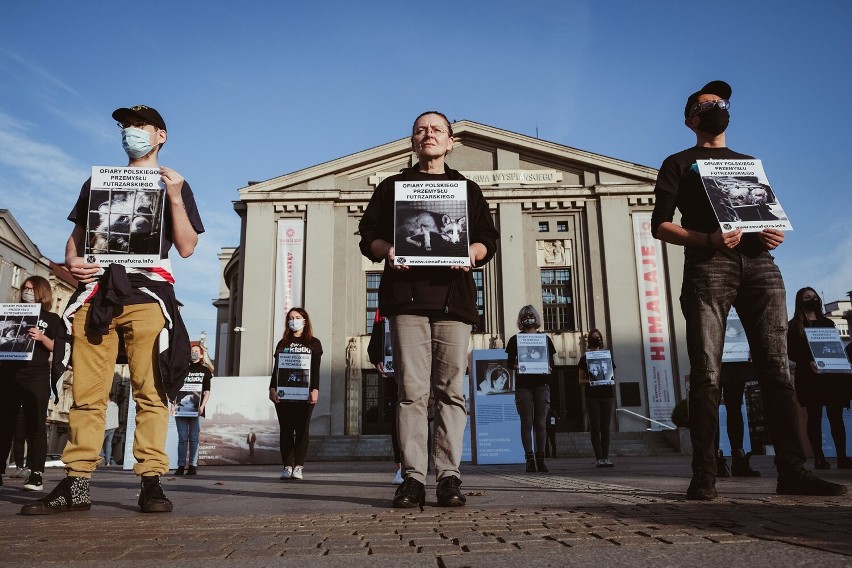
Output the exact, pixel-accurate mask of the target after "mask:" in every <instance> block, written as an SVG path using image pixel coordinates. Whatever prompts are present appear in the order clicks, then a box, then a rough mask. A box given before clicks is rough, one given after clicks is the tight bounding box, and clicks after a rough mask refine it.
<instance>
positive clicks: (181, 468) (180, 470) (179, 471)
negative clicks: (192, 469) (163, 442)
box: [174, 466, 186, 475]
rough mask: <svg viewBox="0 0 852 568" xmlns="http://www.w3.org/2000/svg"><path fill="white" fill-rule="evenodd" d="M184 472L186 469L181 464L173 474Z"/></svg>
mask: <svg viewBox="0 0 852 568" xmlns="http://www.w3.org/2000/svg"><path fill="white" fill-rule="evenodd" d="M184 473H186V470H185V469H184V468H183V466H181V467H179V468H177V469H176V470H175V473H174V474H175V475H183V474H184Z"/></svg>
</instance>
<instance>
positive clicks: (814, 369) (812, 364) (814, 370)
mask: <svg viewBox="0 0 852 568" xmlns="http://www.w3.org/2000/svg"><path fill="white" fill-rule="evenodd" d="M811 371H813V372H814V373H815V374H816V373H819V368H818V367H817V364H816V362H814V361H811Z"/></svg>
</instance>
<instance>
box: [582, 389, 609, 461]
mask: <svg viewBox="0 0 852 568" xmlns="http://www.w3.org/2000/svg"><path fill="white" fill-rule="evenodd" d="M614 401H615V399H613V398H592V397H590V396H587V397H586V411H587V412H588V413H589V435H590V436H591V438H592V449H593V450H594V451H595V459H598V460H600V459H607V458H609V425H610V422H612V410H613V408H615V404H614Z"/></svg>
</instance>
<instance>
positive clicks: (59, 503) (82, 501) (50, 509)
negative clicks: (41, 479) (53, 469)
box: [21, 475, 92, 515]
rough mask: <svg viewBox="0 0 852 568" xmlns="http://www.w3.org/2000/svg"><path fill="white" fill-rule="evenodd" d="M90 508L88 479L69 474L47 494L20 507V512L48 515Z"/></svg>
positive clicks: (23, 513) (90, 499)
mask: <svg viewBox="0 0 852 568" xmlns="http://www.w3.org/2000/svg"><path fill="white" fill-rule="evenodd" d="M91 508H92V498H91V497H90V496H89V480H88V479H86V478H85V477H71V476H70V475H69V476H68V477H66V478H65V479H63V480H62V481H60V482H59V485H57V486H56V487H55V488H54V489H53V491H51V492H50V494H49V495H47V496H46V497H42V498H41V499H39V500H38V501H34V502H32V503H29V504H27V505H24V506H23V507H21V514H22V515H50V514H53V513H65V512H67V511H88V510H89V509H91Z"/></svg>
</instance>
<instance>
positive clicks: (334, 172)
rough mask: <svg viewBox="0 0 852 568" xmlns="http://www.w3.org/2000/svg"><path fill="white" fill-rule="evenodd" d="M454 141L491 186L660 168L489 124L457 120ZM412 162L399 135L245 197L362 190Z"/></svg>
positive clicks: (603, 181)
mask: <svg viewBox="0 0 852 568" xmlns="http://www.w3.org/2000/svg"><path fill="white" fill-rule="evenodd" d="M453 130H454V137H455V146H454V148H453V151H452V153H451V154H450V155H449V156H448V157H447V164H449V165H450V167H452V168H454V169H457V170H460V171H461V172H462V173H464V174H465V175H466V176H467V177H469V178H470V179H473V180H475V181H477V183H479V185H481V186H482V187H483V189H485V188H486V187H488V186H495V187H497V186H499V187H500V188H510V187H513V186H525V185H526V186H536V185H537V186H550V187H591V186H595V185H598V186H599V185H634V186H635V185H648V184H651V185H653V184H654V182H655V180H656V177H657V170H656V169H654V168H649V167H647V166H642V165H639V164H634V163H631V162H626V161H623V160H618V159H616V158H612V157H609V156H604V155H601V154H595V153H593V152H587V151H585V150H580V149H577V148H572V147H569V146H565V145H562V144H557V143H555V142H549V141H547V140H541V139H538V138H534V137H531V136H526V135H524V134H518V133H516V132H511V131H508V130H503V129H500V128H496V127H493V126H489V125H486V124H480V123H477V122H473V121H469V120H462V121H458V122H455V123H453ZM412 163H413V154H412V153H411V142H410V139H409V138H401V139H399V140H394V141H392V142H388V143H387V144H383V145H381V146H376V147H374V148H370V149H367V150H364V151H361V152H357V153H355V154H350V155H348V156H343V157H341V158H337V159H334V160H331V161H329V162H324V163H322V164H317V165H315V166H311V167H309V168H305V169H303V170H299V171H296V172H292V173H288V174H284V175H282V176H279V177H275V178H272V179H270V180H266V181H263V182H259V183H254V184H251V185H249V186H246V187H243V188H241V189H240V190H239V191H240V198H241V199H242V200H249V201H251V200H257V199H260V200H264V199H275V198H276V195H275V194H278V193H280V192H282V191H287V192H288V193H291V194H292V193H301V192H312V191H317V192H323V191H336V192H363V191H369V192H372V190H373V189H374V188H375V186H376V185H377V184H378V183H379V182H380V181H381V180H382V179H384V178H385V177H388V176H390V175H393V174H394V173H396V172H398V171H399V170H401V169H402V168H405V167H408V166H410V165H411V164H412Z"/></svg>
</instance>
